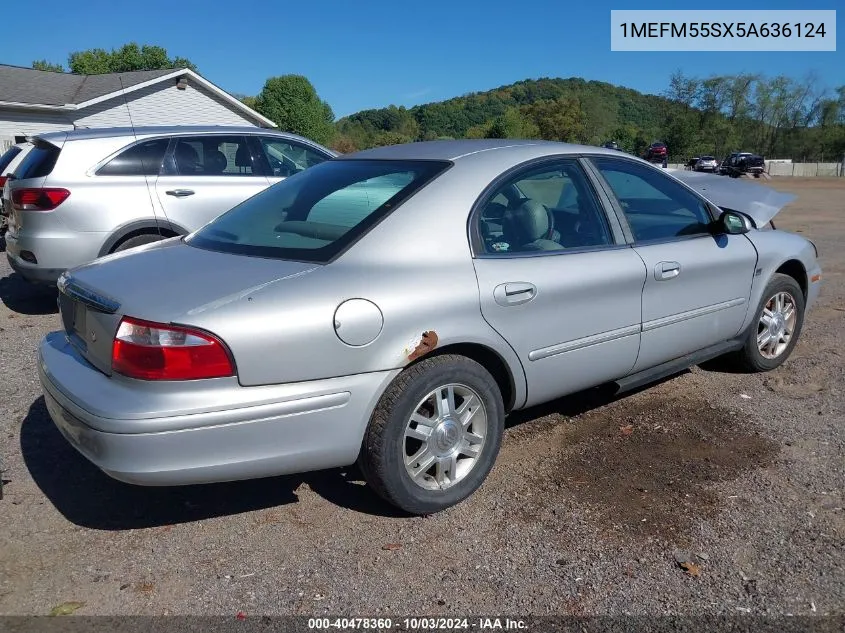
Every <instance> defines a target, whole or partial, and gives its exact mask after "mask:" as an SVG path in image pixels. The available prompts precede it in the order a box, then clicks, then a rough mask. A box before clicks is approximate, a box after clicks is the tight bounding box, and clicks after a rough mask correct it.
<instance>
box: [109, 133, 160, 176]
mask: <svg viewBox="0 0 845 633" xmlns="http://www.w3.org/2000/svg"><path fill="white" fill-rule="evenodd" d="M169 142H170V141H169V140H168V139H166V138H159V139H154V140H151V141H143V142H141V143H138V144H136V145H133V146H132V147H130V148H128V149H126V150H124V151H123V152H121V153H120V154H118V155H117V156H115V157H114V158H112V159H111V160H110V161H109V162H107V163H106V164H105V165H103V166H102V167H100V168H99V169H98V170H97V175H98V176H158V172H159V170H160V169H161V163H162V161H163V160H164V154H165V152H166V151H167V145H168V143H169Z"/></svg>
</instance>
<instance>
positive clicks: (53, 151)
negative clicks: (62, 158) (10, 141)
mask: <svg viewBox="0 0 845 633" xmlns="http://www.w3.org/2000/svg"><path fill="white" fill-rule="evenodd" d="M61 151H62V150H60V149H59V148H58V147H56V146H55V145H50V144H49V143H43V142H41V143H37V142H36V145H35V147H33V148H32V149H31V150H30V152H29V154H27V155H26V157H25V158H24V159H23V160H22V161H21V164H20V165H18V168H17V169H16V170H15V179H16V180H25V179H26V178H43V177H44V176H48V175H49V174H50V172H51V171H53V167H55V166H56V161H57V160H58V159H59V154H60V153H61Z"/></svg>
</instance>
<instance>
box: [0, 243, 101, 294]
mask: <svg viewBox="0 0 845 633" xmlns="http://www.w3.org/2000/svg"><path fill="white" fill-rule="evenodd" d="M107 235H108V234H107V233H77V232H68V233H50V234H44V235H41V234H39V235H27V234H22V233H19V232H14V231H10V232H9V233H7V234H6V258H7V259H8V260H9V265H10V266H11V267H12V268H13V269H14V270H15V272H17V273H18V274H20V275H21V276H22V277H23V278H24V279H26V280H27V281H31V282H34V283H44V284H51V285H55V283H56V280H57V279H58V278H59V275H61V274H62V273H63V272H64V271H65V270H68V269H69V268H75V267H77V266H80V265H82V264H87V263H88V262H90V261H92V260H94V259H96V258H97V256H98V254H99V252H100V247H101V246H102V244H103V242H104V241H105V239H106V237H107ZM24 252H29V253H31V254H32V256H34V257H35V260H36V261H35V262H31V261H27V260H25V259H23V258H22V257H21V255H22V254H23V253H24Z"/></svg>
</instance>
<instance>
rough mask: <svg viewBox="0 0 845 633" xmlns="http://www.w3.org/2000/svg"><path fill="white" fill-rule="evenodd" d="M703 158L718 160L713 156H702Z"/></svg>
mask: <svg viewBox="0 0 845 633" xmlns="http://www.w3.org/2000/svg"><path fill="white" fill-rule="evenodd" d="M701 160H716V159H715V158H713V157H712V156H702V157H701Z"/></svg>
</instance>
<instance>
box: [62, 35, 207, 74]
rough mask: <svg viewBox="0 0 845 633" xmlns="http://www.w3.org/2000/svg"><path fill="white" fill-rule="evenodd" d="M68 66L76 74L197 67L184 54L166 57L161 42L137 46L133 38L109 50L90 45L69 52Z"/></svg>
mask: <svg viewBox="0 0 845 633" xmlns="http://www.w3.org/2000/svg"><path fill="white" fill-rule="evenodd" d="M68 66H69V67H70V71H71V72H72V73H77V74H80V75H103V74H105V73H124V72H130V71H133V70H162V69H168V68H190V69H191V70H193V71H196V70H197V67H196V66H195V65H194V64H193V63H191V62H190V61H189V60H187V59H185V58H184V57H173V58H171V57H168V55H167V49H165V48H162V47H161V46H151V45H147V44H145V45H143V46H138V44H136V43H135V42H130V43H129V44H124V45H123V46H121V47H120V48H116V49H112V50H111V51H107V50H105V49H102V48H92V49H89V50H86V51H76V52H73V53H71V54H70V56H69V57H68Z"/></svg>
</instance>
